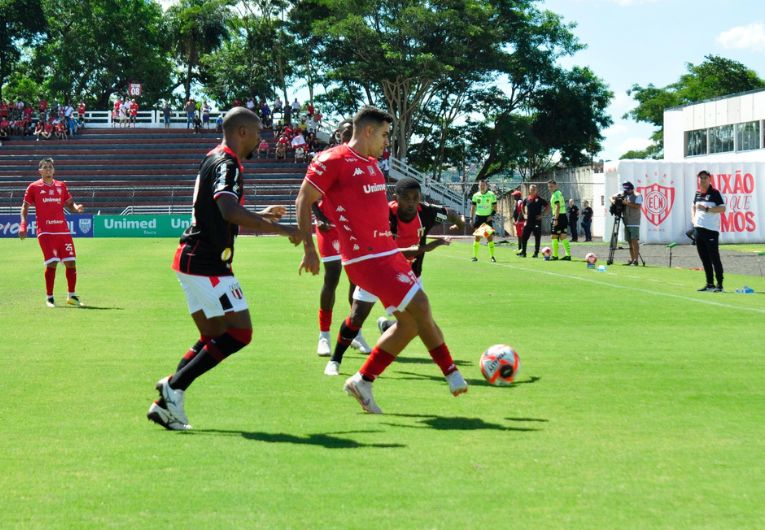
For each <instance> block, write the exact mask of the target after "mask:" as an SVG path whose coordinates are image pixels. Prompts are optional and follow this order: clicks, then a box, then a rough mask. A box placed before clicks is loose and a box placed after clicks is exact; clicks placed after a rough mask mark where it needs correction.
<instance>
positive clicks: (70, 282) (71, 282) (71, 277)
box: [66, 267, 77, 293]
mask: <svg viewBox="0 0 765 530" xmlns="http://www.w3.org/2000/svg"><path fill="white" fill-rule="evenodd" d="M66 284H67V286H68V287H69V292H70V293H76V292H77V291H75V290H74V288H75V286H76V285H77V269H76V268H74V267H72V268H71V269H69V268H67V269H66Z"/></svg>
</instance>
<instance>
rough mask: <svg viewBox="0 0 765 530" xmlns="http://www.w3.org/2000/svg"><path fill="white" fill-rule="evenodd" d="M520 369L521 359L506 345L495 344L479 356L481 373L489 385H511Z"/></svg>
mask: <svg viewBox="0 0 765 530" xmlns="http://www.w3.org/2000/svg"><path fill="white" fill-rule="evenodd" d="M520 369H521V358H520V357H518V354H517V353H516V352H515V350H514V349H513V347H512V346H508V345H507V344H495V345H494V346H492V347H490V348H489V349H488V350H486V351H485V352H483V354H482V355H481V373H482V374H483V376H484V377H485V378H486V381H488V382H489V384H491V385H494V386H508V385H510V384H512V383H513V381H514V380H515V376H516V375H517V374H518V370H520Z"/></svg>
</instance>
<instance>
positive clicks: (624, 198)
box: [611, 181, 643, 267]
mask: <svg viewBox="0 0 765 530" xmlns="http://www.w3.org/2000/svg"><path fill="white" fill-rule="evenodd" d="M622 190H623V191H622V193H618V194H616V195H614V196H613V197H611V204H612V205H613V206H612V207H611V213H612V214H614V215H621V216H622V219H623V220H624V240H625V241H627V243H629V245H630V260H629V261H628V262H627V263H625V265H634V266H635V267H637V264H638V258H639V257H640V247H639V244H640V208H641V206H642V205H643V196H642V195H640V194H637V193H635V186H633V185H632V182H630V181H627V182H625V183H624V184H622Z"/></svg>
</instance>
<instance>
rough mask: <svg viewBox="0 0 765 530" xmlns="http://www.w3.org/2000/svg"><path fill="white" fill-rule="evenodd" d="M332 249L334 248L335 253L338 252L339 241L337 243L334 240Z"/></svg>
mask: <svg viewBox="0 0 765 530" xmlns="http://www.w3.org/2000/svg"><path fill="white" fill-rule="evenodd" d="M332 248H334V249H335V252H340V241H338V240H337V239H335V240H334V241H333V242H332Z"/></svg>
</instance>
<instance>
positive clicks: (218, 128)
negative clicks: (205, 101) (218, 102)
mask: <svg viewBox="0 0 765 530" xmlns="http://www.w3.org/2000/svg"><path fill="white" fill-rule="evenodd" d="M215 131H216V132H223V114H218V117H217V118H216V119H215Z"/></svg>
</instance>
